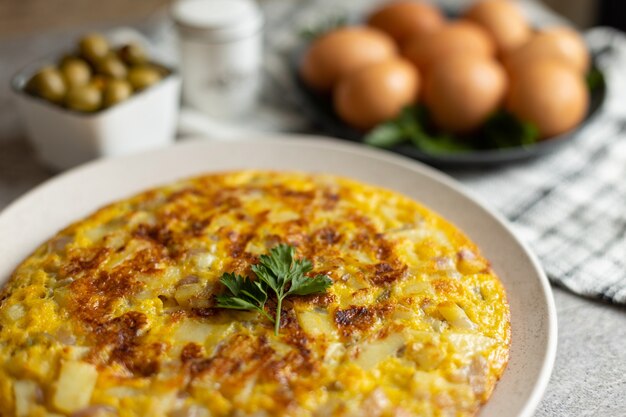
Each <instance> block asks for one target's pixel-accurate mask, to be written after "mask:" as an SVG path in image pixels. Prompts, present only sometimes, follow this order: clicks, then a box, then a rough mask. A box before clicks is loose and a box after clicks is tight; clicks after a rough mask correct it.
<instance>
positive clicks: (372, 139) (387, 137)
mask: <svg viewBox="0 0 626 417" xmlns="http://www.w3.org/2000/svg"><path fill="white" fill-rule="evenodd" d="M406 140H407V135H406V132H404V130H403V129H402V126H401V125H400V124H399V123H398V122H396V121H391V122H386V123H383V124H381V125H379V126H377V127H375V128H374V129H373V130H371V131H370V132H369V133H368V134H367V135H365V138H363V141H364V142H365V143H366V144H368V145H371V146H376V147H379V148H391V147H392V146H395V145H398V144H400V143H402V142H406Z"/></svg>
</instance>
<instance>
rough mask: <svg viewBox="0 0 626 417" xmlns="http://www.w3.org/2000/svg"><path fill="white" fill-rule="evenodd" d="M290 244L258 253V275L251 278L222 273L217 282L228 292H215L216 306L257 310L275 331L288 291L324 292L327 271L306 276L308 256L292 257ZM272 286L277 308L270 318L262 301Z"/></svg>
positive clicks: (311, 267) (255, 267)
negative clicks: (311, 276) (266, 252)
mask: <svg viewBox="0 0 626 417" xmlns="http://www.w3.org/2000/svg"><path fill="white" fill-rule="evenodd" d="M295 253H296V250H295V248H294V247H293V246H289V245H278V246H276V247H275V248H273V249H271V250H270V252H269V254H268V255H261V256H260V260H259V263H258V264H257V265H253V266H252V271H253V272H254V273H255V274H256V276H257V279H258V280H256V281H253V280H251V279H248V278H246V277H242V276H240V275H235V274H230V273H225V274H224V275H222V277H221V278H220V282H222V284H224V285H225V286H226V288H227V289H228V292H229V293H230V294H228V293H226V294H222V295H219V296H217V298H216V299H217V306H218V307H220V308H230V309H236V310H257V311H259V312H260V313H262V314H263V315H264V316H265V317H267V318H269V320H270V321H271V322H272V323H274V333H275V334H276V335H278V330H279V328H280V314H281V310H282V302H283V300H284V299H285V297H287V296H288V295H308V294H315V293H320V292H325V291H326V289H327V288H328V287H330V286H331V285H332V283H333V281H332V280H331V279H330V278H329V277H328V276H326V275H317V276H315V277H313V278H310V277H308V276H306V275H305V274H306V273H307V272H310V271H311V270H312V269H313V264H312V263H311V261H309V260H308V259H298V260H295V259H294V257H295ZM269 290H271V291H272V292H273V293H274V295H275V296H276V312H275V317H274V318H272V317H271V316H270V315H269V314H267V312H266V311H265V308H264V307H265V302H266V301H267V297H268V292H269Z"/></svg>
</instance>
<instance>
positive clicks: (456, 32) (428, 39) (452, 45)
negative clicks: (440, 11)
mask: <svg viewBox="0 0 626 417" xmlns="http://www.w3.org/2000/svg"><path fill="white" fill-rule="evenodd" d="M494 49H495V46H494V44H493V41H492V40H491V38H490V37H489V35H488V34H487V32H486V31H485V30H484V29H482V28H481V27H480V26H478V25H477V24H475V23H471V22H468V21H463V20H459V21H456V22H454V23H450V24H449V25H446V26H444V27H443V28H441V29H439V30H438V31H436V32H434V33H431V34H429V35H426V36H418V37H412V38H410V39H409V40H407V42H406V43H405V45H404V48H403V49H402V53H403V55H404V56H405V57H406V58H407V59H409V60H410V61H411V62H413V63H414V64H415V65H417V67H418V68H419V69H420V71H422V72H426V71H428V69H429V67H430V66H431V65H432V64H433V63H436V62H437V61H439V60H441V59H442V58H444V57H446V56H448V55H451V54H455V53H459V52H463V53H467V54H472V55H475V56H482V57H491V56H493V54H494Z"/></svg>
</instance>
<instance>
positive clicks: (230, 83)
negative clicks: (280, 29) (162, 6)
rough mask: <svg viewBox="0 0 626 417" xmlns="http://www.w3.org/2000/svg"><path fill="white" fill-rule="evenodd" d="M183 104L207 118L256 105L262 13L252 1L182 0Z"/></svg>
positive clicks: (176, 9) (177, 16)
mask: <svg viewBox="0 0 626 417" xmlns="http://www.w3.org/2000/svg"><path fill="white" fill-rule="evenodd" d="M171 11H172V17H173V19H174V21H175V23H176V27H177V31H178V35H179V48H180V59H181V74H182V79H183V101H184V103H185V104H188V105H190V106H191V107H194V108H196V109H198V110H200V111H202V112H204V113H206V114H208V115H210V116H214V117H218V118H225V119H230V118H236V117H238V116H241V115H243V114H245V113H246V112H248V111H249V110H250V109H251V108H252V107H254V105H255V103H256V101H257V99H258V95H259V91H260V87H261V58H262V57H261V55H262V48H263V39H262V31H263V15H262V13H261V11H260V9H259V7H258V6H257V5H256V3H255V2H254V1H252V0H180V1H178V2H176V3H174V5H173V6H172V10H171Z"/></svg>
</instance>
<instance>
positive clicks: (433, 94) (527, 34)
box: [300, 0, 590, 139]
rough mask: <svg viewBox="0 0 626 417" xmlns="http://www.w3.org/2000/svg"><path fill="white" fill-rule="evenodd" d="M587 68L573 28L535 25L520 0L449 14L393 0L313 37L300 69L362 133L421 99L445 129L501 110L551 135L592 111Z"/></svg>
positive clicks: (456, 129)
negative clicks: (362, 20)
mask: <svg viewBox="0 0 626 417" xmlns="http://www.w3.org/2000/svg"><path fill="white" fill-rule="evenodd" d="M589 66H590V57H589V51H588V49H587V47H586V45H585V43H584V41H583V39H582V38H581V36H580V35H579V34H578V33H577V32H576V31H574V30H572V29H569V28H565V27H550V28H542V29H533V28H532V27H531V26H530V24H529V22H528V21H527V20H526V18H525V17H524V15H523V14H522V12H521V11H520V10H519V9H518V7H517V5H516V4H515V2H514V1H511V0H481V1H478V2H475V3H474V4H473V5H472V6H471V7H469V9H467V10H466V11H465V12H464V13H463V14H462V15H461V17H460V18H458V19H455V20H447V19H446V17H445V16H444V15H443V13H442V11H441V10H440V9H438V8H437V7H435V6H433V5H431V4H428V3H425V2H421V1H411V0H396V1H393V2H389V3H386V4H385V5H383V6H382V7H381V8H379V9H377V10H375V11H373V12H372V13H371V14H370V15H369V16H368V17H367V20H366V24H365V25H361V26H344V27H340V28H335V29H333V30H331V31H329V32H327V33H325V34H323V35H321V36H320V37H318V38H316V39H315V40H314V41H313V42H312V43H311V44H310V46H309V48H308V49H307V51H306V53H305V55H304V57H303V60H302V62H301V65H300V75H301V77H302V79H303V81H304V82H305V83H306V84H307V86H309V87H310V88H311V89H313V90H315V91H317V92H319V93H322V94H330V95H331V96H332V101H333V105H334V108H335V111H336V113H337V114H338V115H339V117H341V119H342V120H344V121H345V122H346V123H348V124H349V125H351V126H353V127H355V128H357V129H360V130H362V131H367V130H369V129H372V128H373V127H375V126H377V125H379V124H380V123H383V122H386V121H389V120H392V119H394V118H395V117H397V116H398V115H399V114H400V112H401V111H402V109H403V108H404V107H406V106H408V105H412V104H415V103H420V104H422V105H424V106H425V107H426V108H427V109H428V112H429V114H430V117H431V119H432V122H433V123H434V124H435V125H436V127H437V128H438V129H440V130H441V131H443V132H448V133H453V134H465V133H471V132H472V131H475V130H476V129H478V128H479V127H480V126H481V125H483V124H484V123H485V121H486V120H487V119H488V118H489V117H490V116H491V115H493V114H494V113H495V112H497V111H499V110H501V109H504V110H506V111H508V112H509V113H511V114H512V115H514V116H515V117H516V118H518V119H519V120H521V121H523V122H527V123H530V124H532V125H534V126H535V127H536V129H537V130H538V132H539V136H540V137H541V138H543V139H545V138H549V137H551V136H555V135H558V134H560V133H563V132H566V131H568V130H570V129H572V128H574V127H575V126H576V125H578V124H579V123H580V122H581V121H582V120H583V118H584V117H585V114H586V112H587V108H588V105H589V90H588V88H587V85H586V82H585V75H586V73H587V71H588V70H589Z"/></svg>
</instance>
